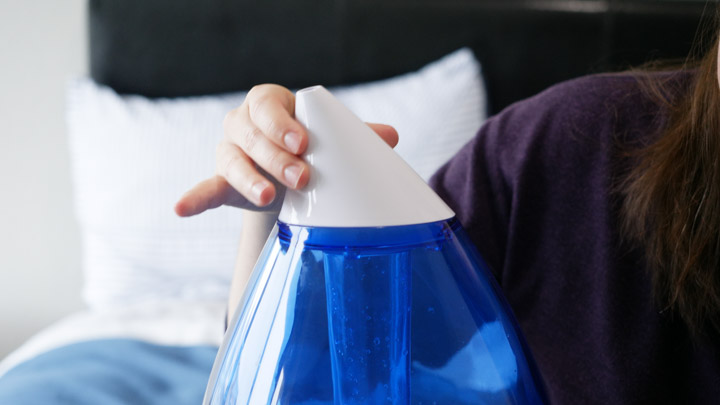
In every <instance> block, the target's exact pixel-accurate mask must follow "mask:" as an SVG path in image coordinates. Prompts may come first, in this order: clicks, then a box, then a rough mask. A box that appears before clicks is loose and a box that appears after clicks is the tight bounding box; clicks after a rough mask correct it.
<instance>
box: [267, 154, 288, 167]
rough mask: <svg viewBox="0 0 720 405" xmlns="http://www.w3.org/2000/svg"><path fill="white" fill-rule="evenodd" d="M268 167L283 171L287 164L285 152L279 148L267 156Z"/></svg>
mask: <svg viewBox="0 0 720 405" xmlns="http://www.w3.org/2000/svg"><path fill="white" fill-rule="evenodd" d="M267 164H268V168H269V169H270V170H272V171H274V172H276V173H281V172H282V169H283V166H285V159H284V154H283V153H282V152H281V151H279V150H273V151H271V152H269V153H268V156H267Z"/></svg>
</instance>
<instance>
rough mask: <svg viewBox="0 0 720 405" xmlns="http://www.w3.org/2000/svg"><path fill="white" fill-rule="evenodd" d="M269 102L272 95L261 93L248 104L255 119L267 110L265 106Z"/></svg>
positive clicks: (251, 115)
mask: <svg viewBox="0 0 720 405" xmlns="http://www.w3.org/2000/svg"><path fill="white" fill-rule="evenodd" d="M269 102H270V97H269V96H268V95H267V94H260V95H258V96H257V97H254V98H253V99H252V101H251V102H250V104H248V111H249V112H250V117H251V118H252V119H253V121H255V120H257V117H259V116H260V115H261V114H263V113H264V112H265V108H266V106H267V105H268V103H269Z"/></svg>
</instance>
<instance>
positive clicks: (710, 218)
mask: <svg viewBox="0 0 720 405" xmlns="http://www.w3.org/2000/svg"><path fill="white" fill-rule="evenodd" d="M713 35H715V43H714V44H713V45H712V47H711V48H710V49H709V50H708V51H707V52H706V53H705V56H704V57H702V58H701V59H700V60H699V61H698V62H697V63H694V64H688V65H686V68H692V69H693V70H694V72H693V73H692V75H691V77H692V79H691V82H690V85H689V87H688V88H687V90H686V91H684V92H682V93H679V90H678V89H677V88H671V87H670V86H671V84H670V83H671V81H668V80H665V79H648V78H651V77H653V75H640V77H641V78H643V79H642V80H641V81H643V82H644V85H643V87H644V88H645V89H646V90H649V92H650V94H651V95H652V96H653V99H654V100H657V101H658V103H659V105H660V107H661V108H663V109H666V110H665V111H668V112H669V115H668V121H667V124H666V126H665V128H664V131H663V133H662V135H661V136H660V137H659V138H658V139H657V140H656V141H655V142H654V143H652V144H650V145H649V146H646V147H643V148H642V149H640V150H639V151H638V154H637V155H636V157H637V158H638V160H637V164H636V165H635V166H634V167H633V168H632V169H631V170H630V171H629V172H628V174H627V176H626V177H625V178H624V180H623V181H622V183H621V191H622V194H623V197H624V198H623V205H622V219H623V231H624V233H625V235H626V236H627V237H628V238H629V239H630V240H632V241H634V242H638V243H639V245H640V246H642V247H643V249H644V252H645V256H646V260H647V262H648V266H649V268H650V270H651V272H652V281H653V290H654V295H655V297H656V298H657V299H658V300H659V301H660V303H661V305H662V307H663V309H666V310H672V313H674V314H676V315H678V316H679V317H680V318H681V319H682V320H683V321H684V322H685V324H687V326H688V328H689V329H690V331H691V332H692V334H693V335H696V336H697V335H706V336H707V335H711V336H715V337H716V336H719V334H720V88H719V87H718V78H717V57H718V39H717V37H718V31H717V28H715V29H714V30H713ZM656 76H657V75H656ZM653 80H654V81H653ZM675 83H677V81H675Z"/></svg>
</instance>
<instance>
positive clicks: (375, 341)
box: [373, 337, 380, 346]
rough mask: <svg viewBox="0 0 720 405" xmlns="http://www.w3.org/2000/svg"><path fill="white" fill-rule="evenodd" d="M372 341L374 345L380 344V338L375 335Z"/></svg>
mask: <svg viewBox="0 0 720 405" xmlns="http://www.w3.org/2000/svg"><path fill="white" fill-rule="evenodd" d="M373 343H374V344H375V346H378V345H379V344H380V338H379V337H376V338H375V339H373Z"/></svg>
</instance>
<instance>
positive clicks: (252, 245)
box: [228, 211, 278, 319]
mask: <svg viewBox="0 0 720 405" xmlns="http://www.w3.org/2000/svg"><path fill="white" fill-rule="evenodd" d="M277 215H278V214H277V212H254V211H244V213H243V226H242V231H241V233H240V242H239V245H238V254H237V259H236V260H235V270H234V273H233V279H232V283H231V285H230V296H229V301H228V319H232V317H233V315H234V313H235V311H236V310H237V307H238V305H239V303H240V298H241V297H242V295H243V293H244V292H245V288H246V287H247V283H248V280H249V278H250V274H251V273H252V271H253V268H254V267H255V263H256V262H257V259H258V256H260V253H261V252H262V249H263V246H264V245H265V241H266V240H267V237H268V235H269V234H270V231H271V230H272V228H273V226H274V225H275V221H276V219H277Z"/></svg>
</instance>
